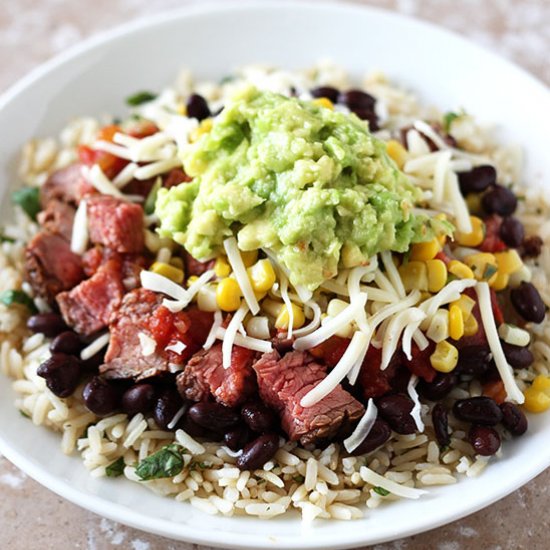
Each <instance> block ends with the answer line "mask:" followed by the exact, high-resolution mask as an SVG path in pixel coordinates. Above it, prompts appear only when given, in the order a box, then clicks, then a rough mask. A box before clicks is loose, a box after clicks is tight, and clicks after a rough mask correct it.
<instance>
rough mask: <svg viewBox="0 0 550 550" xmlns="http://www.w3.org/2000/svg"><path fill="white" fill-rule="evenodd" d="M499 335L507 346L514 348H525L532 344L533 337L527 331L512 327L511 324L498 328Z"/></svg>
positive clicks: (503, 324) (504, 324)
mask: <svg viewBox="0 0 550 550" xmlns="http://www.w3.org/2000/svg"><path fill="white" fill-rule="evenodd" d="M498 335H499V336H500V338H501V339H502V340H504V341H505V342H506V343H507V344H511V345H512V346H520V347H522V348H523V347H525V346H528V345H529V342H531V335H530V334H529V332H528V331H527V330H525V329H522V328H519V327H516V326H515V325H511V324H510V323H502V324H501V325H500V326H499V327H498Z"/></svg>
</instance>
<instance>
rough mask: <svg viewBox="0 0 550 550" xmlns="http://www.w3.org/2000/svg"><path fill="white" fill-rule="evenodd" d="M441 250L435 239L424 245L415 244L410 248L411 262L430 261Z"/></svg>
mask: <svg viewBox="0 0 550 550" xmlns="http://www.w3.org/2000/svg"><path fill="white" fill-rule="evenodd" d="M440 250H441V245H440V244H439V241H438V240H437V239H432V240H431V241H426V242H424V243H416V244H413V245H412V247H411V256H410V259H411V260H419V261H422V262H425V261H427V260H432V259H433V258H435V255H436V254H437V253H438V252H439V251H440Z"/></svg>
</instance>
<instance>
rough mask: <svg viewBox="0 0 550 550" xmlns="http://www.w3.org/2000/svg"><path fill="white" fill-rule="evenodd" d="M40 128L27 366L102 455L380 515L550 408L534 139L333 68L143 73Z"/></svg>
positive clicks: (19, 233) (24, 247)
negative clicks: (107, 103) (112, 95)
mask: <svg viewBox="0 0 550 550" xmlns="http://www.w3.org/2000/svg"><path fill="white" fill-rule="evenodd" d="M128 102H129V103H130V104H131V105H132V107H133V110H132V113H131V114H130V115H129V116H126V117H124V118H122V119H120V120H115V119H110V120H105V121H98V120H96V119H92V118H85V119H77V120H75V121H73V122H71V123H70V124H69V125H68V127H67V128H65V129H64V130H63V131H62V132H61V134H60V136H59V138H57V139H54V138H46V139H37V140H34V141H32V142H31V143H29V144H27V145H26V146H25V148H24V150H23V155H22V164H21V178H22V180H23V182H24V183H25V185H26V186H25V187H23V188H21V189H18V190H17V191H15V193H14V195H13V198H14V201H15V202H16V204H17V205H18V208H16V210H15V222H14V223H13V224H11V225H8V226H6V227H5V228H4V229H3V232H2V240H3V243H2V255H1V260H2V266H3V271H2V283H1V285H2V286H1V289H2V291H3V293H2V294H1V300H2V303H3V304H4V306H3V309H2V311H1V315H0V329H1V330H2V347H1V359H2V369H3V370H4V372H5V373H6V374H8V375H9V376H11V377H13V378H15V382H14V389H15V390H16V392H17V393H18V394H19V396H20V397H19V398H18V400H17V403H16V404H17V406H18V407H19V409H20V410H21V412H22V414H24V415H26V416H29V417H30V418H31V420H32V421H33V422H34V423H35V424H40V425H45V426H48V427H50V428H53V429H55V430H58V431H60V432H61V433H62V448H63V451H64V452H66V453H72V452H74V451H75V450H76V451H78V452H79V453H80V454H81V456H82V458H83V461H84V464H85V466H86V467H87V468H88V469H89V470H90V472H91V474H92V475H93V476H110V477H118V476H125V477H126V478H128V479H130V480H133V481H136V482H139V483H142V484H144V485H146V486H148V487H149V488H151V489H152V490H154V491H157V492H159V493H161V494H165V495H169V496H172V497H175V498H176V500H178V501H190V502H191V503H192V504H193V505H195V506H197V507H199V508H200V509H202V510H203V511H205V512H208V513H221V514H224V515H233V514H249V515H256V516H260V517H273V516H277V515H280V514H283V513H285V512H287V511H288V510H290V509H292V508H296V509H300V510H301V512H302V516H303V517H304V518H305V519H307V520H312V519H314V518H317V517H318V518H335V519H354V518H358V517H361V515H362V514H363V508H364V505H365V504H366V506H367V507H369V508H375V507H377V506H379V505H380V504H381V503H383V502H384V501H392V500H396V499H400V498H419V497H420V496H422V494H424V492H425V491H426V488H427V487H429V486H431V485H444V484H450V483H455V482H457V480H458V479H459V478H460V477H461V476H462V475H467V476H474V475H477V474H478V473H480V472H481V471H482V470H483V468H484V467H485V466H486V465H487V464H488V462H489V461H490V460H491V457H493V456H501V455H505V454H506V444H505V440H506V439H509V438H510V437H517V436H521V435H523V434H524V433H525V432H526V431H527V417H526V415H525V413H524V411H525V410H527V411H529V412H541V411H543V410H546V409H547V408H548V407H549V406H550V390H549V388H550V378H549V377H548V375H549V372H548V369H547V367H546V364H545V362H546V359H547V357H548V355H549V354H548V350H550V348H548V337H549V334H548V330H549V329H548V325H547V324H546V305H547V304H549V303H550V295H548V290H547V286H546V276H547V275H546V274H547V272H548V267H549V260H548V258H547V257H546V256H547V251H546V248H544V247H543V239H546V238H547V235H546V233H547V231H546V229H545V227H546V226H545V225H544V223H545V217H546V214H547V212H548V203H547V202H546V200H545V199H544V197H542V195H541V194H540V192H539V191H537V190H534V189H528V188H526V187H522V186H520V185H518V184H517V183H516V182H518V181H520V166H519V160H518V156H517V151H516V150H514V149H513V148H506V147H502V146H499V145H497V144H496V143H495V142H494V141H493V140H492V139H491V138H490V136H489V134H488V133H487V132H486V131H485V130H484V129H483V128H481V127H480V126H478V125H477V124H476V122H475V121H474V119H473V117H472V116H470V115H469V114H467V113H464V112H460V111H459V112H448V113H445V114H443V113H440V112H438V111H436V110H435V109H432V108H428V107H425V106H422V105H420V104H419V102H418V101H417V99H416V98H415V96H414V95H412V94H410V93H408V92H406V91H403V90H401V89H399V88H398V87H396V86H394V85H392V84H390V83H389V82H387V80H386V79H385V77H383V76H382V75H380V74H376V75H371V76H369V77H367V78H366V79H365V81H364V85H363V86H357V85H356V84H354V85H352V84H351V83H350V81H349V78H348V76H347V75H346V74H345V72H344V71H343V70H342V69H341V68H339V67H336V66H334V65H331V64H319V65H317V66H315V67H314V68H312V69H308V70H306V71H297V72H288V71H283V70H276V69H269V68H265V67H260V66H251V67H246V68H244V69H242V70H241V71H238V72H237V73H236V74H235V75H232V76H231V77H228V78H224V79H223V80H222V81H221V82H220V83H217V84H214V83H209V82H202V83H198V84H194V83H193V81H192V79H191V77H190V75H189V74H188V73H183V74H182V75H181V76H180V78H179V80H178V83H177V85H176V86H175V87H174V88H170V89H167V90H165V91H163V92H162V93H160V94H156V93H151V92H140V93H137V94H135V95H134V96H132V97H130V98H129V99H128Z"/></svg>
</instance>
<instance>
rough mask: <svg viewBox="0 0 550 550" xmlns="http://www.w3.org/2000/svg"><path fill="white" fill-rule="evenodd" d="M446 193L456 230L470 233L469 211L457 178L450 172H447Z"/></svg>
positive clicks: (471, 229)
mask: <svg viewBox="0 0 550 550" xmlns="http://www.w3.org/2000/svg"><path fill="white" fill-rule="evenodd" d="M447 192H448V195H449V198H450V200H451V203H452V205H453V210H454V216H455V222H456V227H457V229H458V230H459V231H460V232H461V233H471V232H472V231H473V228H472V220H471V219H470V211H469V210H468V205H467V204H466V200H465V199H464V197H463V196H462V193H461V192H460V187H459V185H458V176H457V175H456V174H455V173H454V172H451V171H450V170H449V171H448V172H447Z"/></svg>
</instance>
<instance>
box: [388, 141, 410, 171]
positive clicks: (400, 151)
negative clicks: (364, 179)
mask: <svg viewBox="0 0 550 550" xmlns="http://www.w3.org/2000/svg"><path fill="white" fill-rule="evenodd" d="M386 152H387V153H388V155H389V156H390V157H391V158H392V159H393V161H394V162H395V164H397V166H398V167H399V168H403V166H404V164H405V162H406V161H407V156H408V153H407V150H406V149H405V147H403V145H401V143H399V142H398V141H396V140H395V139H390V140H389V141H388V142H387V143H386Z"/></svg>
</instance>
